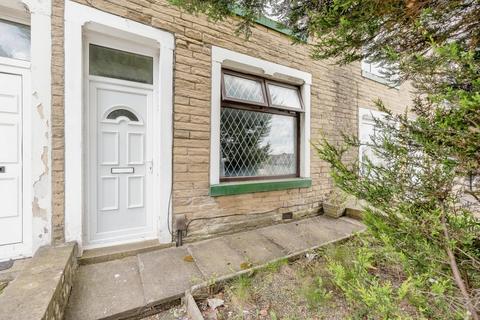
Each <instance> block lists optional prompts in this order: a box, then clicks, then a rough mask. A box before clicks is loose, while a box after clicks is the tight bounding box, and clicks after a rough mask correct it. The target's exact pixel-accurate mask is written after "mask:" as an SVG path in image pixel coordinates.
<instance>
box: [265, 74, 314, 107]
mask: <svg viewBox="0 0 480 320" xmlns="http://www.w3.org/2000/svg"><path fill="white" fill-rule="evenodd" d="M269 84H271V85H274V86H277V87H284V88H288V89H294V90H295V91H297V94H298V100H299V101H300V109H298V108H293V107H288V106H282V105H276V104H273V101H272V98H271V97H272V95H271V93H270V89H269V88H268V85H269ZM265 90H266V91H267V97H268V99H269V105H270V106H271V108H277V109H283V110H289V111H294V112H300V113H303V112H305V107H304V104H303V99H302V93H301V91H300V88H299V87H297V86H294V85H291V84H287V83H283V82H278V81H272V80H268V79H265Z"/></svg>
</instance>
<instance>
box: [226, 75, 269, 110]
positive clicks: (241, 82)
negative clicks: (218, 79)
mask: <svg viewBox="0 0 480 320" xmlns="http://www.w3.org/2000/svg"><path fill="white" fill-rule="evenodd" d="M223 81H224V83H223V85H224V87H225V91H224V92H225V97H224V98H227V99H233V100H244V101H246V102H253V103H260V104H264V103H265V97H264V95H263V88H262V83H261V82H260V81H257V80H253V79H247V78H243V77H237V76H234V75H231V74H227V73H225V74H224V75H223Z"/></svg>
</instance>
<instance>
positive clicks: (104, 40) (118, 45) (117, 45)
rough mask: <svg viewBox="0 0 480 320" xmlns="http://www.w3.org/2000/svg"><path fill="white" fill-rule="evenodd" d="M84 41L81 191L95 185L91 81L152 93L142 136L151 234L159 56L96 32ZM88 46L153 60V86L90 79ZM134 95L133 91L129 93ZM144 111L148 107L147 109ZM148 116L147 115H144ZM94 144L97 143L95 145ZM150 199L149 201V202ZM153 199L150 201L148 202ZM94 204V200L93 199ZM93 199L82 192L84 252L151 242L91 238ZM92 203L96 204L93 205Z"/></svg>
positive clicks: (156, 216) (155, 183) (155, 214)
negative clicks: (83, 174)
mask: <svg viewBox="0 0 480 320" xmlns="http://www.w3.org/2000/svg"><path fill="white" fill-rule="evenodd" d="M84 38H85V43H84V53H83V57H84V65H85V70H84V79H85V83H84V88H85V96H84V101H85V104H86V108H85V113H84V114H85V118H84V122H85V124H86V125H85V132H84V134H85V136H84V141H85V145H84V148H85V160H84V161H85V169H86V170H85V171H86V174H87V175H86V176H87V177H88V178H86V179H85V186H84V187H85V188H86V189H85V190H90V188H89V187H90V185H91V184H92V183H97V174H96V168H97V163H96V162H95V164H94V163H92V159H93V158H95V155H96V144H95V146H93V145H92V143H91V141H92V140H93V139H95V140H96V138H97V137H96V135H97V134H98V133H97V132H95V133H92V131H91V130H90V129H89V128H90V125H91V124H90V123H88V122H90V121H92V111H93V110H92V106H91V105H90V101H91V98H92V97H90V95H91V94H93V93H92V92H90V84H91V83H92V82H94V83H96V86H98V87H109V86H110V85H113V86H115V85H120V86H122V87H124V88H125V89H126V90H128V89H127V88H132V89H142V90H151V91H152V93H153V99H152V100H153V101H152V108H151V109H152V110H151V111H152V113H151V114H149V115H148V116H149V118H148V119H147V121H146V122H147V124H146V127H147V129H148V131H146V132H145V135H146V136H149V137H148V138H147V143H148V145H146V147H147V150H148V152H147V154H146V157H147V158H146V161H151V162H152V164H153V174H152V175H151V178H152V179H153V181H152V184H151V185H152V186H153V188H148V185H147V190H146V193H148V195H147V196H146V200H147V203H146V205H145V208H146V211H147V212H146V215H147V218H149V220H150V221H148V225H149V226H150V227H151V228H152V230H153V231H156V229H157V228H156V227H155V223H154V222H155V221H157V220H158V219H160V215H159V212H158V211H154V210H153V206H154V202H155V199H158V197H154V196H153V195H154V194H158V193H159V192H160V190H158V188H156V186H158V185H160V181H157V180H158V179H159V174H156V173H157V172H156V170H158V168H157V167H158V163H153V160H152V159H153V146H155V145H159V144H160V137H159V136H158V135H155V134H153V128H154V126H153V124H154V123H159V122H160V113H159V109H158V108H155V106H157V105H158V101H157V100H158V99H157V97H158V57H159V52H158V49H157V50H155V49H153V48H149V47H144V46H138V45H135V43H131V42H129V41H126V40H121V39H117V38H112V37H108V36H105V35H103V34H99V33H96V32H88V33H86V34H85V36H84ZM90 44H96V45H100V46H104V47H108V48H113V49H118V50H122V51H127V52H131V53H137V54H141V55H145V56H150V57H152V58H153V70H152V71H153V84H151V85H150V84H143V83H139V82H133V81H126V80H121V79H113V78H106V77H101V76H93V75H90V74H89V45H90ZM133 92H135V90H133ZM147 110H148V108H147ZM147 113H148V112H147ZM94 125H95V126H98V123H95V124H94ZM92 134H95V137H93V136H92ZM96 143H98V141H97V142H96ZM149 200H150V202H149ZM152 200H153V201H152ZM97 201H98V200H97ZM94 202H95V201H94V199H93V195H92V192H88V191H87V192H85V208H86V210H85V212H84V221H85V223H84V226H83V227H84V234H85V238H84V241H85V244H84V248H85V249H91V248H97V247H102V246H105V245H108V246H111V245H116V244H123V243H128V242H132V241H142V240H151V239H155V238H156V237H157V236H156V234H155V232H153V234H148V235H146V236H145V237H142V238H132V237H127V238H128V239H127V238H125V239H124V240H111V239H105V240H95V239H94V237H93V233H92V230H91V228H93V227H94V225H96V224H95V222H94V221H91V219H92V217H93V215H94V214H96V210H95V213H93V212H92V211H93V210H94V207H96V206H94V205H93V204H94ZM95 203H96V202H95Z"/></svg>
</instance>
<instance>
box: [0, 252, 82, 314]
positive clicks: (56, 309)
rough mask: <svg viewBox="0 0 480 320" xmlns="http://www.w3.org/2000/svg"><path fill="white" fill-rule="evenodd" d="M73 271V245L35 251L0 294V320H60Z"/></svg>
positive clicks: (66, 300) (71, 281) (70, 285)
mask: <svg viewBox="0 0 480 320" xmlns="http://www.w3.org/2000/svg"><path fill="white" fill-rule="evenodd" d="M76 270H77V246H76V244H72V243H67V244H63V245H60V246H58V247H51V246H45V247H41V248H40V249H38V250H37V252H36V253H35V255H34V257H33V258H31V259H29V260H28V262H27V263H26V264H25V267H24V269H23V270H22V271H21V272H20V273H19V275H18V276H17V277H16V278H15V279H14V280H13V281H12V282H10V283H9V285H8V286H7V287H6V288H5V290H4V292H3V293H2V294H1V295H0V310H1V317H2V320H18V319H22V320H40V319H41V320H62V319H63V316H64V312H65V307H66V306H67V302H68V298H69V296H70V292H71V289H72V285H73V281H74V277H75V272H76Z"/></svg>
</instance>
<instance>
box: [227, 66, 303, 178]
mask: <svg viewBox="0 0 480 320" xmlns="http://www.w3.org/2000/svg"><path fill="white" fill-rule="evenodd" d="M224 73H226V74H230V75H233V76H238V77H243V78H246V79H252V80H255V81H259V82H260V83H261V85H262V92H263V94H264V100H265V101H266V102H267V103H266V105H264V104H257V103H255V102H254V101H253V102H252V103H250V102H246V100H241V99H232V98H227V99H225V98H224V97H226V94H225V85H224V78H223V75H224ZM268 82H269V83H272V84H275V85H279V84H280V85H282V86H286V87H287V86H288V88H295V89H296V90H298V93H299V99H300V104H301V106H302V110H298V109H294V108H286V107H283V106H281V107H277V106H274V105H273V104H272V103H271V99H270V96H269V92H268V91H267V90H268V89H267V87H268V86H267V83H268ZM223 108H230V109H239V110H244V111H247V112H248V111H250V112H262V113H269V114H276V115H282V116H289V117H292V118H295V119H296V122H295V124H296V129H295V153H296V154H295V173H293V174H288V175H269V176H241V177H225V176H222V175H221V172H220V167H219V180H220V183H222V182H235V181H238V182H243V181H259V180H278V179H289V178H300V165H301V163H300V160H301V158H300V152H301V128H300V126H301V114H302V113H303V102H302V96H301V94H300V89H299V88H298V87H295V86H292V85H288V84H284V83H281V82H277V81H271V80H267V79H265V78H262V77H258V76H253V75H249V74H244V73H240V72H237V71H232V70H229V69H226V68H222V70H221V103H220V112H221V110H222V109H223ZM220 118H221V116H220ZM220 121H221V120H220ZM221 152H222V148H221V146H220V148H219V153H220V160H221V158H222V156H221Z"/></svg>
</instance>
